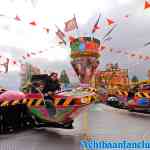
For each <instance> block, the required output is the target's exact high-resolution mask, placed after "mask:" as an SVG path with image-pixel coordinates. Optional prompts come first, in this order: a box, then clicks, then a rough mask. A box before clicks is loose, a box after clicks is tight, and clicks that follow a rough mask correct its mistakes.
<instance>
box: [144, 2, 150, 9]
mask: <svg viewBox="0 0 150 150" xmlns="http://www.w3.org/2000/svg"><path fill="white" fill-rule="evenodd" d="M147 8H150V2H148V1H145V4H144V9H147Z"/></svg>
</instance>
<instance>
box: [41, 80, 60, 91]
mask: <svg viewBox="0 0 150 150" xmlns="http://www.w3.org/2000/svg"><path fill="white" fill-rule="evenodd" d="M60 89H61V88H60V84H59V81H58V80H56V81H53V80H50V79H49V80H48V81H47V83H46V86H45V88H44V89H43V91H42V93H48V92H49V91H51V92H55V91H59V90H60Z"/></svg>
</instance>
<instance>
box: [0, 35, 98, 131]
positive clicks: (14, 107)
mask: <svg viewBox="0 0 150 150" xmlns="http://www.w3.org/2000/svg"><path fill="white" fill-rule="evenodd" d="M70 45H71V58H72V60H71V64H72V66H73V69H74V70H75V72H76V74H77V76H78V77H79V80H80V83H82V84H88V85H89V86H88V87H87V88H85V87H84V88H82V87H81V86H80V87H79V88H77V89H73V90H71V91H63V92H60V93H56V95H55V96H54V97H53V99H54V100H53V102H51V101H50V100H49V101H47V100H45V99H44V96H43V94H42V92H41V90H40V87H38V84H36V80H38V78H39V76H40V78H41V79H40V80H43V78H47V75H44V76H43V75H39V76H38V77H37V78H36V77H35V78H33V80H34V81H32V84H31V85H32V88H30V89H29V90H27V91H28V92H27V93H23V92H17V91H9V90H6V91H4V92H2V93H1V95H0V133H9V132H13V131H16V130H18V129H22V128H34V127H45V126H47V127H56V128H66V129H70V128H72V123H73V120H74V119H75V118H76V117H77V116H78V115H79V114H80V113H81V112H82V111H86V110H87V109H88V108H89V107H90V105H91V104H93V102H95V99H96V93H95V89H94V88H91V85H92V83H93V82H92V79H93V78H94V73H95V71H96V68H97V67H98V64H99V60H98V58H99V56H100V54H99V46H100V41H99V40H97V39H95V38H93V37H80V38H77V39H74V40H73V41H71V43H70ZM46 80H47V79H46ZM46 80H45V79H44V80H43V82H45V81H46ZM31 85H30V86H31ZM37 91H38V92H37Z"/></svg>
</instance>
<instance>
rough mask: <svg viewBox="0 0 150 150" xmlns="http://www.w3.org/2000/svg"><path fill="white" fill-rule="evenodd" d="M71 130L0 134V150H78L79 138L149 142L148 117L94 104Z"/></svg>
mask: <svg viewBox="0 0 150 150" xmlns="http://www.w3.org/2000/svg"><path fill="white" fill-rule="evenodd" d="M74 126H75V129H73V130H72V129H69V130H67V129H54V128H51V129H50V128H41V129H34V130H27V131H23V132H20V133H15V134H10V135H0V150H80V140H81V139H85V138H88V139H99V140H125V139H129V140H143V139H144V140H149V139H150V115H148V114H140V113H134V112H128V111H127V110H118V109H115V108H112V107H109V106H105V105H103V104H96V105H95V106H93V107H92V108H91V109H90V110H89V111H88V112H86V113H84V114H82V115H81V116H79V117H78V118H77V119H76V120H75V123H74Z"/></svg>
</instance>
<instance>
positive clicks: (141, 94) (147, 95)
mask: <svg viewBox="0 0 150 150" xmlns="http://www.w3.org/2000/svg"><path fill="white" fill-rule="evenodd" d="M135 96H136V97H138V98H148V99H150V93H147V92H137V93H135Z"/></svg>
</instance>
